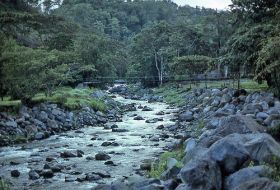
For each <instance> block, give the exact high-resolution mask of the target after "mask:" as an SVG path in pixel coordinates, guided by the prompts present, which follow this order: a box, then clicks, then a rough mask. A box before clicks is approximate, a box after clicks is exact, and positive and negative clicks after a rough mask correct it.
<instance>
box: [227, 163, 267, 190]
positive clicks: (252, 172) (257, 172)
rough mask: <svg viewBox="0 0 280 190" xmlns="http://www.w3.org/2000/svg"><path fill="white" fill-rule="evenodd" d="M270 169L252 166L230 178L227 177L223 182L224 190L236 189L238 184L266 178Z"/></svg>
mask: <svg viewBox="0 0 280 190" xmlns="http://www.w3.org/2000/svg"><path fill="white" fill-rule="evenodd" d="M270 170H271V169H270V168H268V167H266V166H254V167H248V168H243V169H241V170H239V171H237V172H235V173H233V174H231V175H230V176H228V177H227V178H226V180H225V186H224V189H225V190H232V189H234V188H235V187H238V186H239V185H240V184H242V183H245V182H247V181H250V180H253V179H256V178H259V177H263V176H266V175H267V174H269V173H270Z"/></svg>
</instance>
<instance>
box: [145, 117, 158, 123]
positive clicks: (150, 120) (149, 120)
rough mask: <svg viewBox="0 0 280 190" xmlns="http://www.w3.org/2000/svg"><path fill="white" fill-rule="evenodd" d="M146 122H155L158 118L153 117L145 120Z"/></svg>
mask: <svg viewBox="0 0 280 190" xmlns="http://www.w3.org/2000/svg"><path fill="white" fill-rule="evenodd" d="M145 122H146V123H156V122H158V119H157V118H154V119H148V120H146V121H145Z"/></svg>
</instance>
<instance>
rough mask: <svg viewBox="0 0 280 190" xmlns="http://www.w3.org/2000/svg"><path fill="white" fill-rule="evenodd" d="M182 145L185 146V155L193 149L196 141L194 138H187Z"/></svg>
mask: <svg viewBox="0 0 280 190" xmlns="http://www.w3.org/2000/svg"><path fill="white" fill-rule="evenodd" d="M184 145H185V153H188V152H190V151H191V150H193V149H194V148H195V146H196V141H195V139H194V138H189V139H187V140H186V141H185V142H184Z"/></svg>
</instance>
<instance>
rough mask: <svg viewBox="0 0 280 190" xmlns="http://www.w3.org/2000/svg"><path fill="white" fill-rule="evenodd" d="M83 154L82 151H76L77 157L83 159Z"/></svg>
mask: <svg viewBox="0 0 280 190" xmlns="http://www.w3.org/2000/svg"><path fill="white" fill-rule="evenodd" d="M84 154H85V153H84V152H83V151H82V150H77V157H83V155H84Z"/></svg>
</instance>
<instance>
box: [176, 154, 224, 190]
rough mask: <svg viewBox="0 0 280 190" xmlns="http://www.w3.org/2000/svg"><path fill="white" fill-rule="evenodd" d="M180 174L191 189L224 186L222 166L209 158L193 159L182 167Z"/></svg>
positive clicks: (209, 189) (218, 188)
mask: <svg viewBox="0 0 280 190" xmlns="http://www.w3.org/2000/svg"><path fill="white" fill-rule="evenodd" d="M180 175H181V179H182V181H183V182H184V183H185V184H187V185H189V186H190V189H201V190H202V189H203V190H213V189H216V190H220V189H221V188H222V175H221V171H220V168H219V166H218V164H217V163H216V162H215V161H213V160H211V159H209V158H203V159H202V158H201V159H197V160H191V161H190V162H189V163H187V164H186V165H185V166H184V167H183V168H182V169H181V172H180Z"/></svg>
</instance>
